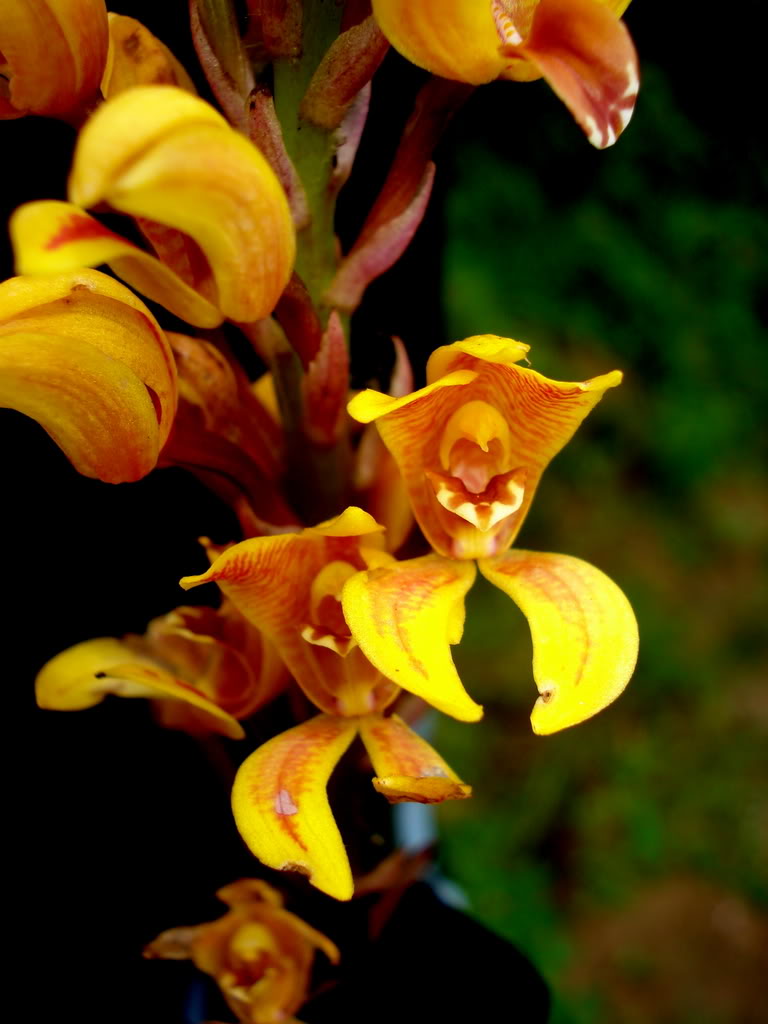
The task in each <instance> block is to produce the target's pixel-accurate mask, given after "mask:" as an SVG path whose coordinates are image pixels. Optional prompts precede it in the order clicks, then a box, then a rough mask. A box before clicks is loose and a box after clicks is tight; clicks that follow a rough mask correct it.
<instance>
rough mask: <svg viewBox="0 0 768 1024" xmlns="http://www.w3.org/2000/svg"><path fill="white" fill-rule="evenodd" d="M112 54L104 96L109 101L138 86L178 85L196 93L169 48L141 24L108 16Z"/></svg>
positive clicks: (107, 65)
mask: <svg viewBox="0 0 768 1024" xmlns="http://www.w3.org/2000/svg"><path fill="white" fill-rule="evenodd" d="M108 17H109V52H108V54H107V63H106V67H105V68H104V75H103V77H102V79H101V93H102V95H103V96H104V98H105V99H110V98H111V97H112V96H116V95H117V94H118V93H120V92H125V90H126V89H132V88H134V87H135V86H137V85H176V86H178V87H179V88H180V89H185V90H186V91H187V92H191V93H194V94H196V93H197V90H196V89H195V86H194V84H193V83H192V79H191V78H190V77H189V75H188V74H187V72H186V71H185V70H184V68H183V67H182V66H181V64H180V63H179V62H178V61H177V60H176V58H175V57H174V56H173V54H172V53H171V51H170V50H169V49H168V47H167V46H166V45H165V44H164V43H161V42H160V40H159V39H158V38H157V37H156V36H153V35H152V33H151V32H150V31H149V29H148V28H145V27H144V25H142V24H141V22H140V21H137V20H136V19H135V18H129V17H127V16H126V15H124V14H114V13H112V12H110V13H109V16H108Z"/></svg>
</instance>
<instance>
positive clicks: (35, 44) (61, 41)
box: [0, 0, 107, 120]
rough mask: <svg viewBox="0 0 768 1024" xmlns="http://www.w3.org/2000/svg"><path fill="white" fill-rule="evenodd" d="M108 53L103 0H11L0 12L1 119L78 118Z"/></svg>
mask: <svg viewBox="0 0 768 1024" xmlns="http://www.w3.org/2000/svg"><path fill="white" fill-rule="evenodd" d="M106 57H107V11H106V8H105V6H104V0H11V2H10V3H3V5H2V16H1V17H0V74H2V78H0V83H1V84H3V85H6V83H5V82H3V81H2V79H8V82H7V91H5V90H0V119H2V118H8V117H19V116H21V115H22V114H40V115H43V116H46V117H60V118H63V119H65V120H78V118H79V117H80V116H81V115H82V113H83V109H84V107H85V106H86V105H87V104H88V103H90V102H93V101H94V100H95V98H96V94H97V91H98V88H99V81H100V79H101V75H102V71H103V70H104V63H105V61H106Z"/></svg>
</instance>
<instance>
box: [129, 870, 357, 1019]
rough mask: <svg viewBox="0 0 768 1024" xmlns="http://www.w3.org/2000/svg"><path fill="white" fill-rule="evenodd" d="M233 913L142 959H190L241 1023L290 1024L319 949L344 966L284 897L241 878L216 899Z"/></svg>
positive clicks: (184, 931)
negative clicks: (287, 907) (208, 977)
mask: <svg viewBox="0 0 768 1024" xmlns="http://www.w3.org/2000/svg"><path fill="white" fill-rule="evenodd" d="M216 895H217V896H218V898H219V899H220V900H221V901H222V903H226V904H227V906H228V907H229V910H228V911H227V912H226V914H224V915H223V916H222V917H220V918H218V919H217V920H215V921H210V922H208V923H207V924H198V925H192V926H188V927H182V928H171V929H170V930H169V931H166V932H163V933H162V934H161V935H158V937H157V938H156V939H155V940H154V941H153V942H151V943H150V944H149V945H148V946H147V948H146V949H145V950H144V956H146V957H150V958H154V957H158V958H162V959H166V960H186V959H190V960H192V961H193V962H194V964H195V966H196V967H198V968H199V969H200V970H201V971H204V972H205V973H206V974H209V975H211V977H212V978H214V979H215V981H216V983H217V984H218V985H219V988H220V989H221V991H222V994H223V996H224V998H225V999H226V1001H227V1003H228V1004H229V1007H230V1009H231V1010H232V1012H233V1013H234V1014H235V1015H236V1016H237V1019H238V1020H239V1021H241V1022H242V1024H278V1022H280V1021H283V1022H286V1024H289V1022H290V1021H292V1020H293V1019H294V1018H293V1014H294V1013H295V1012H296V1011H297V1010H298V1009H299V1007H301V1006H302V1004H303V1003H304V1002H305V1001H306V998H307V990H308V988H309V983H310V972H311V969H312V962H313V960H314V956H315V950H316V949H319V950H321V951H322V952H323V953H324V954H325V955H326V956H327V957H328V959H329V960H330V961H331V963H333V964H336V963H338V962H339V951H338V949H337V948H336V946H335V945H334V944H333V942H331V940H330V939H328V938H326V936H325V935H322V934H321V933H320V932H318V931H316V930H315V929H314V928H312V927H310V926H309V925H308V924H307V923H306V922H305V921H303V920H302V919H301V918H300V917H297V916H296V914H292V913H290V911H288V910H285V909H284V908H283V901H282V897H281V896H280V893H278V892H277V890H275V889H273V888H272V887H271V886H270V885H267V883H266V882H262V881H260V880H259V879H256V878H242V879H240V880H239V881H238V882H232V883H231V884H230V885H225V886H224V888H223V889H219V891H218V892H217V893H216Z"/></svg>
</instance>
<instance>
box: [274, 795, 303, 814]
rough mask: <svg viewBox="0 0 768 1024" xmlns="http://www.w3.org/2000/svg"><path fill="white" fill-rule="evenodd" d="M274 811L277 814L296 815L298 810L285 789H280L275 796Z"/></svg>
mask: <svg viewBox="0 0 768 1024" xmlns="http://www.w3.org/2000/svg"><path fill="white" fill-rule="evenodd" d="M275 811H276V812H277V814H298V813H299V808H298V807H297V806H296V804H295V803H294V802H293V800H292V799H291V794H290V793H289V792H288V790H287V789H281V790H280V791H279V793H278V794H277V795H276V796H275Z"/></svg>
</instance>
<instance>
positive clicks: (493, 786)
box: [437, 3, 768, 1024]
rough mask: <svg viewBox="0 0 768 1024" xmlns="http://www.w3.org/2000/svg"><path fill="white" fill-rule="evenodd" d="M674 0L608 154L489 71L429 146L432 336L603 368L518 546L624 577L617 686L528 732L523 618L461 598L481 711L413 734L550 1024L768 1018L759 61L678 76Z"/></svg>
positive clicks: (447, 839) (540, 91) (465, 659)
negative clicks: (610, 386)
mask: <svg viewBox="0 0 768 1024" xmlns="http://www.w3.org/2000/svg"><path fill="white" fill-rule="evenodd" d="M635 7H636V8H637V10H636V11H635ZM693 7H695V5H688V10H687V11H686V10H685V9H680V10H678V11H677V12H676V15H674V18H675V19H676V20H674V21H673V23H672V24H671V25H670V23H669V22H667V23H666V26H665V27H666V29H667V33H668V34H667V35H666V36H665V37H664V40H660V39H659V37H658V32H657V30H658V28H659V21H658V18H657V17H654V14H656V15H661V13H662V12H661V9H660V7H659V5H656V10H655V12H654V10H653V4H650V5H648V6H647V7H646V8H645V10H644V11H641V9H640V8H641V5H640V4H639V3H638V4H637V5H634V6H633V8H632V10H631V11H630V12H629V15H628V18H627V20H628V22H629V24H630V26H631V27H632V30H633V34H634V35H635V38H636V41H637V43H638V48H639V50H640V53H641V55H642V57H643V69H644V71H643V87H642V91H641V98H640V102H639V104H638V108H637V111H636V114H635V118H634V121H633V122H632V124H631V126H630V128H629V129H628V130H627V132H626V134H625V135H624V136H623V137H622V138H621V140H620V141H619V143H618V144H617V145H616V146H615V147H614V148H613V149H611V150H608V151H606V152H604V153H595V152H593V151H590V150H589V147H586V146H584V147H577V143H578V142H580V141H581V140H580V139H578V138H577V137H576V134H577V133H576V130H575V129H574V128H573V127H572V126H571V125H570V124H569V123H566V122H567V115H566V114H565V113H564V112H563V111H562V108H560V107H559V105H558V104H557V101H556V100H555V98H554V97H550V95H549V94H546V95H545V92H546V89H545V87H544V86H542V85H539V86H530V87H529V86H523V87H519V86H501V85H497V86H493V87H489V89H488V90H487V92H486V91H485V90H483V96H482V99H477V97H476V98H475V100H473V106H472V109H471V110H470V111H469V112H468V116H466V117H463V119H462V124H461V126H460V127H459V128H458V129H457V133H456V135H455V136H454V138H453V144H452V146H451V149H450V153H449V160H450V166H451V176H452V178H451V182H450V184H449V185H448V187H447V188H446V190H445V199H444V210H445V228H444V232H445V242H444V246H445V248H444V268H443V286H442V287H443V297H444V302H445V316H446V337H447V340H451V339H455V338H462V337H465V336H467V335H470V334H475V333H481V332H490V333H497V334H501V335H506V336H511V337H516V338H519V339H521V340H524V341H526V342H528V343H529V344H531V346H532V351H531V359H532V365H533V367H534V368H535V369H537V370H539V371H541V372H543V373H545V374H547V375H549V376H552V377H555V378H558V379H561V380H581V379H584V378H586V377H589V376H593V375H595V374H598V373H602V372H605V371H607V370H611V369H613V368H614V367H619V368H621V369H622V370H624V372H625V381H624V383H623V385H622V386H621V387H620V388H619V389H617V390H616V391H612V392H609V393H608V394H607V395H606V397H605V398H604V400H603V401H602V403H601V404H600V405H599V406H598V407H597V409H596V410H595V411H594V412H593V413H592V414H591V416H590V418H589V419H588V420H587V421H586V422H585V424H584V425H583V426H582V428H581V431H580V433H579V434H578V435H577V437H576V438H575V439H574V441H573V442H571V443H570V444H569V445H568V446H567V448H566V449H565V450H564V451H563V452H562V453H561V455H559V456H558V458H557V459H556V460H555V462H554V464H553V465H552V466H551V467H550V468H549V469H548V471H547V473H546V474H545V477H544V480H543V482H542V485H541V487H540V489H539V492H538V495H537V498H536V501H535V502H534V506H533V509H532V511H531V513H530V516H529V518H528V520H527V522H526V524H525V526H524V528H523V531H522V534H521V537H520V539H519V542H518V543H519V544H520V546H522V547H530V548H532V549H539V550H551V551H561V552H567V553H569V554H573V555H577V556H579V557H582V558H585V559H587V560H588V561H590V562H593V563H594V564H596V565H598V566H599V567H601V568H602V569H603V570H604V571H606V572H607V573H608V574H609V575H610V576H611V577H612V578H613V579H615V580H616V581H617V582H618V583H619V584H620V585H621V586H622V588H623V589H624V590H625V592H626V593H627V595H628V596H629V597H630V599H631V601H632V603H633V605H634V607H635V610H636V612H637V616H638V619H639V622H640V633H641V656H640V661H639V664H638V668H637V671H636V673H635V676H634V679H633V681H632V682H631V683H630V685H629V688H628V690H627V691H626V693H625V694H624V696H622V697H621V699H620V700H619V701H618V702H617V703H616V704H615V705H613V706H612V707H611V708H609V709H608V710H606V711H605V712H603V713H602V714H601V715H599V716H598V717H597V718H595V719H593V720H592V721H590V722H588V723H586V724H584V725H581V726H579V727H577V728H575V729H572V730H569V731H567V732H566V733H563V734H560V735H556V736H553V737H547V738H539V737H535V736H533V734H532V733H531V731H530V727H529V725H528V723H527V717H528V714H529V713H530V709H531V707H532V705H533V702H534V699H535V696H536V694H535V689H534V685H533V681H532V676H531V669H530V657H531V648H530V637H529V633H528V628H527V625H526V623H525V620H524V619H523V617H522V616H521V615H520V614H519V612H518V611H517V610H516V609H515V608H514V606H513V605H512V603H511V602H510V601H509V599H508V598H506V597H505V596H504V595H503V594H502V593H501V592H499V591H496V590H494V589H493V588H492V587H490V586H489V585H488V584H485V583H484V582H483V583H480V584H477V585H476V587H475V589H474V591H473V592H472V594H471V595H470V601H469V606H468V616H467V622H468V624H467V630H466V634H465V638H464V640H463V642H462V645H461V648H460V650H459V653H458V654H457V658H456V660H457V663H458V665H459V669H460V672H461V675H462V677H463V678H464V680H465V682H466V684H467V686H468V688H469V689H470V691H471V692H472V694H473V696H475V697H476V698H477V699H478V700H481V701H483V702H484V703H485V704H486V708H487V711H486V718H485V720H484V721H483V722H482V723H481V724H479V725H477V726H472V727H467V726H466V725H461V724H460V723H455V722H452V721H450V720H448V719H442V720H441V721H440V725H439V730H438V736H437V746H438V748H439V749H440V750H441V752H442V753H443V754H444V755H445V756H446V758H447V759H448V760H449V762H450V763H452V764H454V765H455V767H456V768H457V769H458V770H460V771H461V773H462V774H463V777H464V778H465V779H467V781H470V782H472V783H473V784H474V786H475V787H476V788H475V793H476V795H475V797H474V799H473V800H472V801H468V802H466V803H464V804H453V805H445V806H444V807H443V808H441V810H440V823H441V847H442V861H443V867H444V869H445V870H446V872H447V873H448V874H449V875H450V876H451V877H453V878H455V879H456V880H457V881H459V882H460V883H461V884H462V886H463V887H464V888H465V891H466V893H467V895H468V898H469V901H470V907H471V910H472V912H473V913H474V914H475V915H477V916H478V917H479V918H480V919H481V920H483V921H484V922H485V923H486V924H488V925H490V926H491V927H493V928H494V929H496V930H497V931H499V932H500V933H502V934H503V935H505V936H506V937H508V938H509V939H511V940H512V941H514V942H516V943H518V944H519V945H520V946H521V948H523V949H524V950H526V951H527V952H528V953H529V954H530V955H531V957H532V958H533V959H534V961H535V962H536V964H537V965H538V967H539V968H540V970H541V971H542V972H543V973H544V974H545V976H546V977H547V978H548V979H549V980H550V981H551V982H552V984H553V987H554V990H555V992H556V993H557V1007H556V1011H555V1016H554V1020H555V1021H556V1022H562V1024H565V1022H570V1024H577V1022H578V1024H582V1022H583V1024H587V1022H601V1024H602V1022H614V1021H615V1022H617V1024H618V1022H622V1024H634V1022H649V1021H653V1022H654V1024H657V1022H658V1024H662V1022H663V1024H667V1022H669V1024H688V1022H691V1024H693V1022H696V1024H725V1022H729V1024H730V1022H752V1021H754V1022H757V1021H764V1020H765V1019H766V1018H765V1013H766V1009H765V1005H766V1003H765V971H766V968H767V967H768V960H767V959H766V956H767V955H768V930H767V929H766V918H765V916H764V915H765V911H766V904H767V903H768V878H767V876H766V866H767V865H768V787H767V786H766V768H767V767H768V763H767V760H766V749H768V744H767V743H766V732H767V731H768V658H767V657H766V653H767V649H766V643H765V620H766V610H767V609H768V589H767V587H766V572H765V570H766V559H765V554H766V551H767V550H768V546H767V545H766V540H767V538H768V484H767V483H766V479H765V463H766V459H765V456H766V430H765V420H766V417H765V412H766V409H767V408H768V374H767V373H766V369H767V368H768V359H767V358H766V335H765V331H764V329H761V326H760V312H761V308H760V307H761V303H762V311H763V312H764V311H765V295H766V291H765V287H766V285H765V278H766V270H767V269H768V262H767V258H766V252H767V251H768V245H767V243H768V223H767V222H766V218H765V216H764V197H765V191H764V188H765V182H766V161H765V149H764V142H765V139H764V136H763V135H762V134H761V133H756V132H755V130H754V129H755V127H756V126H755V124H754V123H753V122H752V120H751V118H752V113H751V112H750V110H749V104H748V101H747V109H746V110H745V109H744V105H743V104H744V97H745V96H748V95H749V88H750V84H751V82H752V79H751V78H750V75H753V76H754V81H755V82H756V80H757V79H756V75H757V72H756V71H754V70H752V71H750V69H749V67H748V62H747V61H746V60H745V61H743V62H742V63H741V64H740V63H739V60H738V59H737V58H736V57H735V56H733V55H732V56H731V57H725V58H724V61H725V65H724V66H723V65H720V66H719V67H718V69H717V70H718V72H719V77H718V75H717V74H715V75H714V76H713V75H712V73H711V71H712V69H711V68H709V67H708V66H707V65H706V62H705V61H702V63H701V66H698V65H697V59H701V57H702V56H703V54H704V51H703V50H697V49H696V44H697V42H702V43H703V42H704V40H705V38H706V29H705V27H704V26H702V25H696V24H692V23H691V22H689V21H687V20H686V16H687V15H690V14H691V13H692V10H693ZM752 10H756V8H752ZM748 11H749V8H748ZM633 13H634V14H635V15H636V17H635V18H634V19H633V17H632V15H633ZM669 32H671V38H670V35H669ZM684 41H685V42H687V43H688V46H689V49H688V51H687V52H686V53H685V54H684V56H685V61H684V63H682V64H681V61H680V57H681V51H680V50H679V49H678V50H677V51H676V47H675V43H676V42H677V43H679V44H681V46H682V44H683V42H684ZM697 55H698V57H697ZM739 56H740V58H743V57H744V54H740V55H739ZM662 62H665V63H662ZM699 71H701V72H702V74H704V73H706V74H707V78H706V80H702V79H700V78H698V77H695V76H696V75H697V74H698V72H699ZM729 72H730V73H729ZM524 89H530V90H531V95H532V96H534V106H535V109H534V111H533V112H531V110H530V109H527V110H526V111H523V109H522V108H523V103H522V100H521V98H520V96H519V95H518V94H519V93H522V91H523V90H524ZM502 90H505V91H504V92H502ZM534 90H537V92H536V93H535V94H534V92H533V91H534ZM489 94H490V95H489ZM481 104H482V109H481ZM725 115H729V117H730V120H726V117H725ZM494 126H495V127H494ZM750 129H751V130H750Z"/></svg>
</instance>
